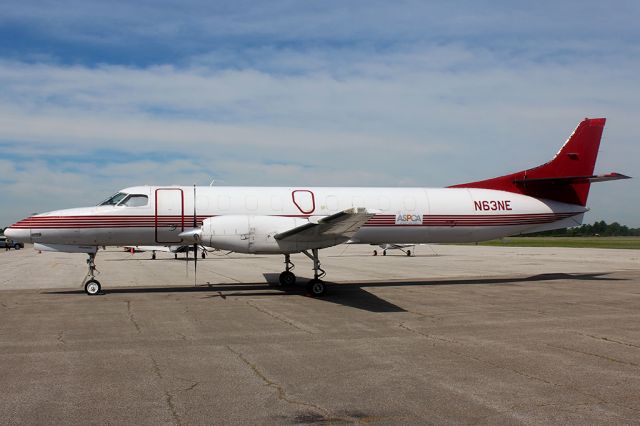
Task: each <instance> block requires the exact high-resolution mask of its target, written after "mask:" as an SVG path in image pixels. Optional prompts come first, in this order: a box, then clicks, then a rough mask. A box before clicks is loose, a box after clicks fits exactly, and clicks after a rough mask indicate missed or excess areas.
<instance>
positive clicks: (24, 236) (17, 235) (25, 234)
mask: <svg viewBox="0 0 640 426" xmlns="http://www.w3.org/2000/svg"><path fill="white" fill-rule="evenodd" d="M4 236H5V237H7V238H9V239H11V240H14V241H19V242H21V243H30V242H31V230H30V229H16V228H7V229H5V230H4Z"/></svg>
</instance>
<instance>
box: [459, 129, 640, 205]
mask: <svg viewBox="0 0 640 426" xmlns="http://www.w3.org/2000/svg"><path fill="white" fill-rule="evenodd" d="M605 121H606V119H605V118H585V119H584V120H583V121H582V122H581V123H580V124H579V125H578V127H577V128H576V130H575V131H574V132H573V134H572V135H571V137H569V140H568V141H567V142H566V143H565V144H564V145H563V147H562V148H561V149H560V151H559V152H558V153H557V154H556V156H555V157H554V158H553V160H551V161H549V162H548V163H546V164H543V165H541V166H538V167H535V168H532V169H527V170H523V171H520V172H517V173H513V174H510V175H506V176H500V177H497V178H493V179H487V180H482V181H478V182H471V183H464V184H460V185H453V186H451V187H450V188H484V189H496V190H500V191H507V192H515V193H518V194H524V195H528V196H531V197H536V198H545V199H548V200H555V201H560V202H563V203H569V204H578V205H581V206H586V204H587V198H588V196H589V188H590V187H591V182H603V181H608V180H616V179H628V178H629V177H628V176H625V175H621V174H619V173H609V174H606V175H600V176H596V175H594V174H593V170H594V168H595V165H596V159H597V158H598V148H599V147H600V139H601V138H602V131H603V129H604V124H605Z"/></svg>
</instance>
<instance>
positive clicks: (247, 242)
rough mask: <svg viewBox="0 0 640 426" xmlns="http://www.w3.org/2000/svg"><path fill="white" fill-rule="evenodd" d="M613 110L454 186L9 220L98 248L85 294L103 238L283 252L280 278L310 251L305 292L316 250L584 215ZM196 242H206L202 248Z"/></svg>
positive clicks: (286, 191) (146, 202)
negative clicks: (544, 156) (541, 160)
mask: <svg viewBox="0 0 640 426" xmlns="http://www.w3.org/2000/svg"><path fill="white" fill-rule="evenodd" d="M604 125H605V119H604V118H596V119H585V120H584V121H582V122H581V123H580V124H579V125H578V127H577V128H576V130H575V131H574V133H573V134H572V135H571V137H570V138H569V140H568V141H567V142H566V143H565V144H564V146H563V147H562V149H561V150H560V151H559V152H558V153H557V154H556V156H555V157H554V158H553V160H551V161H550V162H548V163H546V164H544V165H542V166H539V167H535V168H532V169H528V170H523V171H520V172H517V173H513V174H509V175H506V176H501V177H497V178H493V179H488V180H484V181H479V182H472V183H467V184H462V185H454V186H451V187H448V188H330V187H322V188H310V187H296V186H293V187H276V188H274V187H196V186H194V187H188V186H138V187H132V188H126V189H123V190H121V191H119V192H118V193H116V194H115V195H113V196H112V197H110V198H109V199H107V200H106V201H104V202H103V203H101V204H100V205H98V206H95V207H84V208H76V209H68V210H59V211H53V212H49V213H44V214H38V215H35V216H32V217H28V218H26V219H23V220H21V221H19V222H18V223H16V224H14V225H12V226H11V227H10V228H8V229H7V230H6V231H5V234H6V235H7V236H9V237H10V238H12V239H14V240H18V241H23V242H30V243H35V244H38V247H39V248H41V249H49V250H59V251H68V252H85V253H88V254H89V262H88V263H89V273H88V278H90V279H89V280H88V281H86V283H85V290H86V292H87V293H88V294H97V293H99V292H100V283H99V282H98V281H96V280H95V278H94V277H93V270H94V268H95V263H94V259H95V253H96V250H97V246H106V245H112V246H124V245H165V246H166V245H187V244H196V245H206V246H210V247H214V248H216V249H220V250H229V251H234V252H239V253H255V254H279V255H284V258H285V265H286V267H285V271H283V272H282V274H281V275H280V282H281V283H282V284H283V285H290V284H293V283H295V281H296V276H295V275H294V274H293V273H292V272H291V269H292V268H293V264H292V263H291V260H290V255H291V254H292V253H304V254H305V255H307V256H308V257H309V258H311V259H312V261H313V271H314V278H313V279H312V280H311V281H310V282H309V283H308V284H307V291H308V292H309V294H311V295H314V296H321V295H323V294H324V293H325V289H326V287H325V284H324V283H323V282H322V281H321V278H322V277H323V276H324V275H325V272H324V271H323V270H322V269H321V265H320V259H319V256H318V252H319V250H320V249H323V248H326V247H331V246H334V245H337V244H342V243H345V242H347V241H349V242H351V243H360V244H375V245H378V244H386V243H388V242H390V241H395V242H402V243H403V244H418V243H456V242H460V243H465V242H477V241H483V240H491V239H494V238H500V237H505V236H509V235H515V234H524V233H529V232H539V231H545V230H550V229H557V228H564V227H569V226H576V225H579V224H581V223H582V218H583V215H584V213H585V212H586V211H587V210H588V209H587V208H586V204H587V197H588V194H589V188H590V185H591V183H592V182H599V181H605V180H613V179H624V178H627V176H624V175H620V174H617V173H610V174H608V175H602V176H595V175H594V174H593V170H594V166H595V163H596V157H597V155H598V147H599V145H600V139H601V136H602V131H603V129H604ZM196 249H197V247H196Z"/></svg>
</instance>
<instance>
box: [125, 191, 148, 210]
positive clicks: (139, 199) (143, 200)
mask: <svg viewBox="0 0 640 426" xmlns="http://www.w3.org/2000/svg"><path fill="white" fill-rule="evenodd" d="M148 203H149V197H147V196H146V195H142V194H131V195H129V196H128V197H127V198H125V199H124V201H121V202H120V204H118V205H119V206H127V207H143V206H146V205H147V204H148Z"/></svg>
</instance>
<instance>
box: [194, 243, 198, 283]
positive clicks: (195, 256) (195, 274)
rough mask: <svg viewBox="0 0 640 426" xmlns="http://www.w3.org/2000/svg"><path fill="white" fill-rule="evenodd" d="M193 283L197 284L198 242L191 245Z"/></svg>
mask: <svg viewBox="0 0 640 426" xmlns="http://www.w3.org/2000/svg"><path fill="white" fill-rule="evenodd" d="M193 285H194V286H196V285H198V244H194V245H193Z"/></svg>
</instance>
